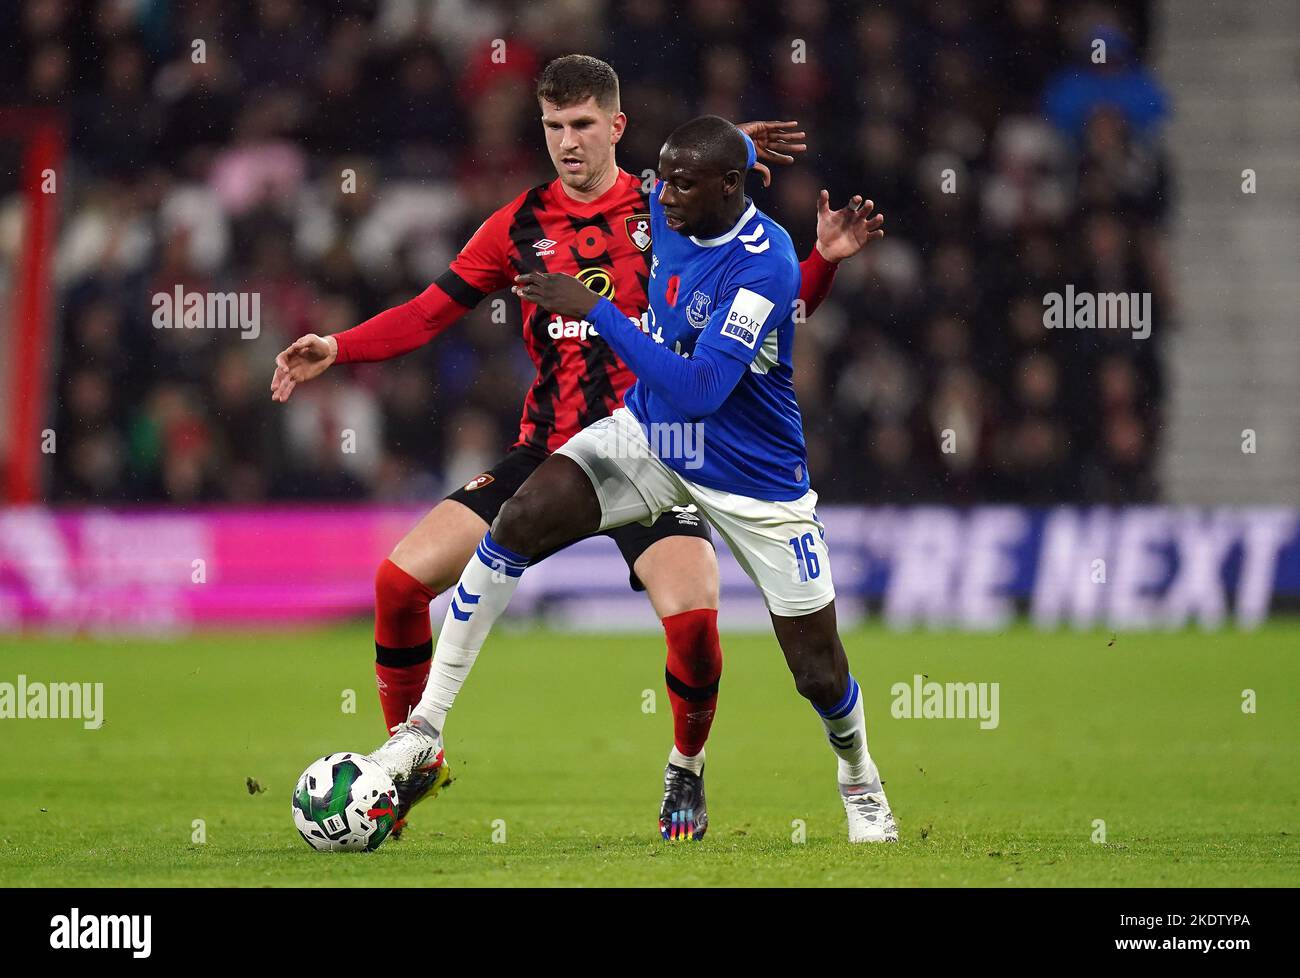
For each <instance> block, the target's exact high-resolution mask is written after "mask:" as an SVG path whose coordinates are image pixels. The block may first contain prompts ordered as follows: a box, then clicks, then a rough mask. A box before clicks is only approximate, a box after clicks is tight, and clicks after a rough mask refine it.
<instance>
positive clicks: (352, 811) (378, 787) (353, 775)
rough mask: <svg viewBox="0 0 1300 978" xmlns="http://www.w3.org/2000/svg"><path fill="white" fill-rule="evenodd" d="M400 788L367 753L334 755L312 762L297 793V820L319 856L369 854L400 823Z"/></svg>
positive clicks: (300, 832) (296, 824) (294, 803)
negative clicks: (343, 853)
mask: <svg viewBox="0 0 1300 978" xmlns="http://www.w3.org/2000/svg"><path fill="white" fill-rule="evenodd" d="M396 805H397V789H396V788H395V787H393V779H392V778H390V777H389V776H388V773H387V772H386V771H385V770H384V769H383V768H382V767H380V766H379V765H378V764H376V763H375V762H374V761H372V760H371V759H370V758H368V757H366V756H365V755H364V754H354V753H350V752H349V753H342V754H330V755H329V756H328V757H322V758H321V759H320V760H318V761H312V763H311V764H310V765H308V767H307V770H305V771H303V772H302V777H300V778H299V779H298V785H297V787H295V788H294V789H293V822H294V825H295V826H296V827H297V829H298V833H299V835H301V836H302V837H303V838H304V839H305V840H307V845H309V846H311V847H312V848H313V849H316V850H318V851H320V852H363V851H365V852H369V851H371V850H374V849H377V848H379V846H380V844H381V843H382V842H383V841H384V840H385V839H386V838H388V833H389V832H391V831H392V830H393V823H394V821H396V816H395V814H394V811H395V808H396Z"/></svg>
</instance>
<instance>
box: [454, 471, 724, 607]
mask: <svg viewBox="0 0 1300 978" xmlns="http://www.w3.org/2000/svg"><path fill="white" fill-rule="evenodd" d="M547 458H548V456H547V455H546V453H545V452H542V451H539V450H537V449H535V448H512V449H511V450H510V452H509V453H507V455H506V457H505V458H503V459H502V460H501V461H500V462H498V463H497V464H496V465H494V466H492V468H490V469H488V470H487V471H486V472H484V473H483V474H482V475H477V476H475V477H474V478H473V479H471V480H470V481H469V482H467V483H466V484H465V485H463V486H461V487H460V488H459V489H457V490H456V491H455V492H453V493H451V494H450V495H449V496H447V498H448V499H454V500H456V502H458V503H463V504H464V505H466V506H468V507H469V508H470V509H472V510H473V511H474V512H475V513H477V514H478V515H479V517H481V518H482V520H483V522H484V523H486V524H487V525H488V526H491V525H492V522H493V520H495V519H496V518H497V513H498V512H500V511H501V507H502V505H503V504H504V503H505V501H506V500H507V499H509V498H510V497H511V496H513V495H514V494H515V492H516V491H518V489H519V487H520V486H522V485H523V484H524V482H525V481H526V480H527V479H528V477H529V476H530V475H532V474H533V472H534V471H535V470H536V468H537V467H538V466H539V465H541V464H542V463H543V462H545V461H546V459H547ZM594 535H595V536H607V537H609V538H610V539H611V540H613V541H614V543H616V544H617V545H618V551H619V553H621V554H622V555H623V560H625V561H626V562H627V570H628V582H629V583H630V584H631V585H632V590H634V591H644V590H645V585H644V584H642V583H641V581H640V580H639V579H638V578H637V576H636V572H635V571H634V570H632V567H633V565H634V564H635V563H636V561H637V558H638V557H640V556H641V555H642V554H643V553H645V552H646V551H647V550H649V549H650V545H651V544H653V543H654V542H655V541H657V540H662V539H664V538H665V537H699V538H700V539H701V540H707V541H709V545H710V546H712V544H713V535H712V533H711V532H710V531H709V523H708V521H707V520H706V519H704V517H703V516H701V515H700V513H699V512H697V511H696V509H695V507H694V506H675V507H673V508H672V509H671V510H669V511H668V512H666V513H662V514H660V516H659V518H658V519H657V520H655V521H654V522H653V523H652V524H650V525H649V526H643V525H642V524H640V523H628V524H627V525H626V526H619V527H615V528H613V529H610V530H606V531H604V533H598V534H594ZM575 542H576V541H575ZM566 546H568V544H566ZM559 549H561V550H562V549H564V548H563V547H561V548H559ZM553 553H555V551H554V550H551V551H548V552H547V553H544V554H542V555H541V556H539V557H537V558H536V559H534V560H533V563H534V564H536V563H538V562H540V561H543V560H545V559H546V558H547V557H549V556H550V555H551V554H553Z"/></svg>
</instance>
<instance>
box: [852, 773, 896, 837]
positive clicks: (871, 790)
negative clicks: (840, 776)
mask: <svg viewBox="0 0 1300 978" xmlns="http://www.w3.org/2000/svg"><path fill="white" fill-rule="evenodd" d="M840 798H842V799H843V801H844V813H845V815H847V816H848V820H849V841H850V842H897V841H898V826H897V825H896V824H895V822H894V813H893V812H892V811H891V810H890V808H889V801H888V800H887V799H886V798H885V789H884V788H882V787H881V786H880V780H879V779H876V780H875V781H873V782H872V783H871V784H842V785H840Z"/></svg>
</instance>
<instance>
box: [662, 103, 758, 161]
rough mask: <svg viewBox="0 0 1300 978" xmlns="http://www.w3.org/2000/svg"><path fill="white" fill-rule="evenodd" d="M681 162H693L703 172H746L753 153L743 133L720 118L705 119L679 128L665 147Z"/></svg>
mask: <svg viewBox="0 0 1300 978" xmlns="http://www.w3.org/2000/svg"><path fill="white" fill-rule="evenodd" d="M664 149H665V150H671V151H672V152H673V153H674V154H675V155H677V156H678V158H679V159H683V160H685V159H690V161H691V162H692V163H694V164H695V165H696V166H697V167H699V168H700V169H701V170H710V171H713V172H715V173H725V172H727V171H728V170H739V171H740V172H741V173H744V172H745V163H746V161H747V160H748V159H749V150H748V148H747V147H746V146H745V137H744V136H742V135H741V134H740V130H739V129H737V128H736V127H735V126H733V125H732V124H731V123H730V122H728V121H727V120H726V119H723V118H721V117H719V116H716V115H702V116H700V117H699V118H697V119H692V120H691V121H690V122H688V123H686V124H684V125H681V126H678V127H677V128H676V129H675V130H673V134H672V135H671V136H669V137H668V140H667V142H665V143H664Z"/></svg>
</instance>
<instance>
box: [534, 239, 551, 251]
mask: <svg viewBox="0 0 1300 978" xmlns="http://www.w3.org/2000/svg"><path fill="white" fill-rule="evenodd" d="M533 247H534V248H536V249H537V250H538V251H546V250H547V249H548V248H554V247H555V242H554V241H552V240H551V239H550V238H542V240H541V241H534V242H533Z"/></svg>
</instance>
